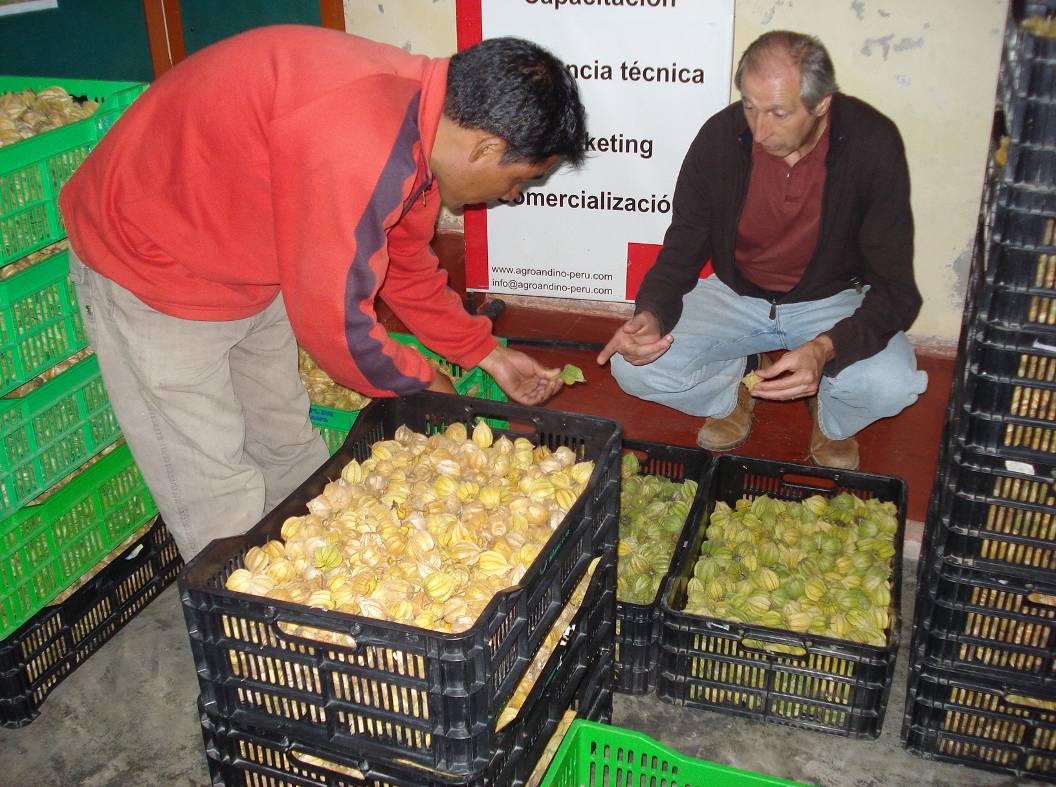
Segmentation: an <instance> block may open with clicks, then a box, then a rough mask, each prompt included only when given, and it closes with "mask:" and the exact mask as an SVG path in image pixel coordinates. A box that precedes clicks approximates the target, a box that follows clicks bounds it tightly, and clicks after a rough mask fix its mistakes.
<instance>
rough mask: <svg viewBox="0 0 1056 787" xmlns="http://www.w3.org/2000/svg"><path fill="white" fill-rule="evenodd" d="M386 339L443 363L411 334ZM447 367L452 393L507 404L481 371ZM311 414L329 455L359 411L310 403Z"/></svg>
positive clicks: (501, 425)
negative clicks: (453, 390) (452, 386)
mask: <svg viewBox="0 0 1056 787" xmlns="http://www.w3.org/2000/svg"><path fill="white" fill-rule="evenodd" d="M389 336H391V337H392V338H393V339H395V340H396V341H398V342H399V343H400V344H405V345H407V346H408V347H413V348H414V349H416V350H417V351H418V352H420V353H421V354H422V355H424V356H425V357H426V358H431V359H433V360H435V361H442V362H443V361H444V359H443V358H442V357H441V356H440V355H437V354H436V353H434V352H433V351H432V350H430V349H428V348H427V347H426V346H425V345H424V344H422V343H421V342H420V341H418V340H417V339H415V338H414V337H413V336H411V335H410V334H406V333H390V334H389ZM499 342H501V343H502V344H506V340H505V339H499ZM445 363H446V362H445ZM450 366H451V377H452V378H453V379H454V384H455V390H456V391H458V393H460V394H462V395H463V396H474V397H476V398H478V399H487V400H488V401H491V402H505V401H507V398H506V394H505V393H503V390H502V389H501V388H500V387H499V384H498V383H497V382H495V380H494V378H492V376H491V375H490V374H488V373H487V372H485V371H484V370H483V369H468V370H467V369H463V368H462V367H461V366H455V365H453V364H452V365H450ZM310 412H311V418H312V424H314V425H315V427H316V428H317V429H318V430H319V433H320V434H321V435H322V436H323V440H325V441H326V445H327V447H328V448H329V449H330V453H331V454H333V453H334V452H335V451H336V450H337V449H338V448H340V447H341V444H342V443H343V442H345V438H346V437H348V433H349V432H350V431H351V430H352V424H354V423H355V422H356V418H357V417H358V416H359V414H360V412H362V411H361V410H339V409H337V408H335V407H324V406H323V405H319V404H313V405H312V406H311V411H310ZM487 420H488V423H489V424H490V425H491V426H493V427H496V428H499V429H502V428H505V427H506V426H507V424H506V423H505V422H502V421H498V420H492V419H487Z"/></svg>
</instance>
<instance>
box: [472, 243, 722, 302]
mask: <svg viewBox="0 0 1056 787" xmlns="http://www.w3.org/2000/svg"><path fill="white" fill-rule="evenodd" d="M661 248H663V247H662V246H660V245H659V244H657V243H628V244H627V294H626V295H625V296H624V297H625V298H626V299H627V300H629V301H633V300H634V299H635V298H637V297H638V289H639V288H640V287H641V286H642V279H644V278H645V274H646V272H647V271H648V270H649V269H650V268H651V267H653V264H654V263H655V262H656V257H657V255H658V254H659V253H660V249H661ZM467 257H468V253H467ZM712 273H714V270H713V269H712V267H711V260H708V261H707V262H705V263H704V267H703V268H701V269H700V278H702V279H706V278H708V277H709V276H710V275H711V274H712ZM466 286H467V287H468V286H469V285H468V284H467V285H466Z"/></svg>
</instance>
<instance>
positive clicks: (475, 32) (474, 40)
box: [455, 0, 484, 49]
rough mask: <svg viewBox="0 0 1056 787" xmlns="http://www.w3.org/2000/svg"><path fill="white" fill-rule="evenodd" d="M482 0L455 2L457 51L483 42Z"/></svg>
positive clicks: (460, 0) (457, 0)
mask: <svg viewBox="0 0 1056 787" xmlns="http://www.w3.org/2000/svg"><path fill="white" fill-rule="evenodd" d="M481 2H482V0H455V35H456V41H457V43H458V48H459V49H467V48H469V47H471V46H473V45H474V44H479V43H480V42H481V41H483V40H484V22H483V20H482V14H481V10H480V4H481Z"/></svg>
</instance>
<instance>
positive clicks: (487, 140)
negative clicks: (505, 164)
mask: <svg viewBox="0 0 1056 787" xmlns="http://www.w3.org/2000/svg"><path fill="white" fill-rule="evenodd" d="M505 152H506V140H504V139H503V138H502V137H496V136H495V135H493V134H484V135H482V136H481V137H480V139H478V140H477V142H476V144H475V145H474V146H473V150H471V151H470V154H469V161H470V163H472V164H476V163H477V162H478V161H486V160H488V159H489V158H496V159H498V158H501V157H502V155H503V154H504V153H505Z"/></svg>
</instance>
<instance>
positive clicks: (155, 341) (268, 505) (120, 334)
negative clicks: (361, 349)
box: [70, 250, 328, 560]
mask: <svg viewBox="0 0 1056 787" xmlns="http://www.w3.org/2000/svg"><path fill="white" fill-rule="evenodd" d="M70 277H71V278H72V280H73V282H74V285H75V286H76V289H77V298H78V300H79V302H80V309H81V317H82V318H83V320H84V325H85V330H86V331H87V334H88V339H89V341H90V342H91V345H92V348H93V349H94V350H95V354H96V356H97V357H98V359H99V368H100V370H101V372H102V377H103V383H104V384H105V386H106V391H107V394H108V395H109V397H110V403H111V405H112V406H113V409H114V413H115V415H116V416H117V420H118V423H119V424H120V425H121V430H122V431H123V432H124V435H125V439H126V440H127V442H128V445H129V448H130V449H131V450H132V455H133V456H134V457H135V459H136V463H137V464H138V465H139V468H140V470H141V471H142V473H143V477H144V479H146V482H147V485H148V486H149V487H150V491H151V494H153V496H154V499H155V501H156V502H157V504H158V509H159V511H160V512H161V515H162V517H163V518H164V519H165V523H166V525H167V526H168V528H169V530H170V532H171V533H172V535H173V538H174V539H175V540H176V544H177V545H178V546H179V548H180V552H181V553H182V555H183V557H184V559H185V560H190V559H191V558H192V557H194V555H196V554H197V553H198V552H199V551H201V549H202V548H203V547H205V546H206V544H208V543H209V542H210V541H211V540H213V539H215V538H224V537H227V536H232V535H239V534H241V533H244V532H245V531H246V530H248V529H249V528H250V527H252V526H253V525H254V524H256V523H257V522H258V521H259V520H260V519H261V518H262V517H263V516H264V514H266V513H267V512H268V511H270V510H271V509H272V508H274V507H275V505H277V504H278V503H279V502H281V501H282V500H283V499H284V498H285V497H286V496H287V495H288V494H289V493H290V492H292V491H293V490H294V489H296V488H297V486H298V485H299V484H300V483H301V482H302V481H303V480H304V479H305V478H307V477H308V476H309V475H310V474H311V473H312V472H313V471H314V470H315V469H317V468H318V467H319V466H320V465H321V464H322V463H323V462H324V461H326V459H327V455H328V454H327V449H326V446H325V444H324V443H323V440H322V438H321V437H320V436H319V433H318V432H317V431H316V430H315V429H314V428H313V427H312V425H311V422H310V421H309V419H308V396H307V394H306V393H305V390H304V387H303V386H302V385H301V381H300V378H299V376H298V374H297V344H296V342H295V340H294V338H293V331H292V330H291V328H290V323H289V320H288V318H287V317H286V309H285V307H284V305H283V300H282V296H281V295H280V296H279V297H278V298H276V299H275V301H273V302H272V304H271V305H270V306H268V307H267V308H266V309H264V311H262V312H260V313H259V314H256V315H254V316H252V317H248V318H246V319H243V320H229V321H219V322H208V321H199V320H184V319H180V318H178V317H170V316H169V315H166V314H162V313H161V312H158V311H156V310H154V309H152V308H150V307H149V306H147V305H146V304H145V303H143V302H142V301H141V300H139V299H138V298H137V297H136V296H134V295H133V294H132V293H131V292H129V291H128V290H126V289H124V288H123V287H121V286H119V285H117V284H115V283H114V282H112V281H110V280H109V279H107V278H105V277H104V276H101V275H99V274H98V273H96V272H95V271H93V270H91V269H90V268H88V267H87V266H85V265H84V263H83V262H81V260H80V259H78V258H77V256H76V255H75V254H74V253H73V251H72V250H71V252H70Z"/></svg>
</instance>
